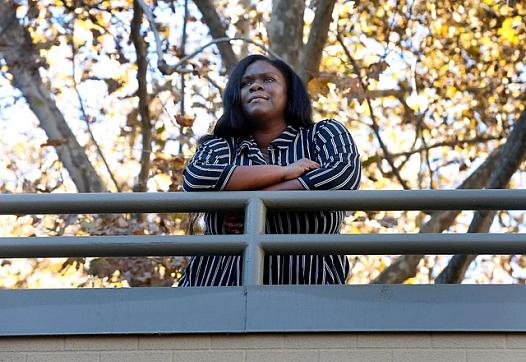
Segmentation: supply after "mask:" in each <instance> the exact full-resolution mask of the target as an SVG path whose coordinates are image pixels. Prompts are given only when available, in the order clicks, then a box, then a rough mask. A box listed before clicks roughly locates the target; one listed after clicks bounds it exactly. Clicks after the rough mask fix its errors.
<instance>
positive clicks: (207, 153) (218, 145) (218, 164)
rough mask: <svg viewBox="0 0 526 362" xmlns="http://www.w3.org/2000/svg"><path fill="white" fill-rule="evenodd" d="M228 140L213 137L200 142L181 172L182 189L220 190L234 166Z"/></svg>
mask: <svg viewBox="0 0 526 362" xmlns="http://www.w3.org/2000/svg"><path fill="white" fill-rule="evenodd" d="M230 156H231V150H230V146H229V144H228V142H227V141H226V140H224V139H222V138H213V139H210V140H207V141H206V142H204V143H203V144H201V145H200V146H199V147H198V148H197V151H196V152H195V155H194V156H193V157H192V159H191V160H190V162H189V163H188V166H186V169H185V170H184V172H183V190H184V191H222V190H223V189H224V188H225V186H226V184H227V183H228V180H230V177H231V176H232V173H233V172H234V169H235V168H236V166H235V165H234V164H232V163H231V160H232V157H230Z"/></svg>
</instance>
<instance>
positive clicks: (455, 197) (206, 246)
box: [0, 190, 526, 285]
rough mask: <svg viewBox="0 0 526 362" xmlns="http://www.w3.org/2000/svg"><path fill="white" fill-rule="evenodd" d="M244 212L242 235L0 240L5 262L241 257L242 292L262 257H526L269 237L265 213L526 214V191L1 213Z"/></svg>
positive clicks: (517, 243)
mask: <svg viewBox="0 0 526 362" xmlns="http://www.w3.org/2000/svg"><path fill="white" fill-rule="evenodd" d="M243 208H244V209H245V216H246V217H245V234H244V235H213V236H212V235H202V236H96V237H95V236H94V237H49V238H41V237H39V238H0V257H4V258H5V257H44V256H47V257H59V256H139V255H142V256H146V255H151V256H153V255H155V256H160V255H210V254H218V255H225V254H242V255H243V259H244V266H243V281H244V285H260V284H262V275H263V274H262V271H263V258H264V256H265V253H274V254H275V253H296V254H309V253H311V254H334V253H338V254H339V253H341V254H454V253H469V254H481V253H482V254H515V253H516V254H523V253H526V235H525V234H401V235H398V234H377V235H324V234H319V235H318V234H310V235H265V234H264V232H265V230H264V225H265V218H266V212H267V210H280V211H284V210H287V211H291V210H297V211H301V210H304V211H306V210H422V209H425V210H455V209H458V210H501V209H508V210H525V209H526V190H438V191H437V190H422V191H305V192H300V191H283V192H262V191H253V192H199V193H182V192H181V193H118V194H112V193H91V194H19V195H0V214H70V213H73V214H86V213H129V212H134V213H135V212H194V211H221V210H222V211H226V210H234V209H243Z"/></svg>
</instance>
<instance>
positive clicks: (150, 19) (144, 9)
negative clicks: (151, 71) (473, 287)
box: [135, 0, 164, 66]
mask: <svg viewBox="0 0 526 362" xmlns="http://www.w3.org/2000/svg"><path fill="white" fill-rule="evenodd" d="M135 1H136V2H137V4H138V5H139V6H140V8H141V9H142V12H143V13H144V15H145V16H146V19H148V22H149V23H150V29H151V30H152V33H153V37H154V39H155V51H156V52H157V64H158V66H159V64H163V63H164V56H163V53H162V50H161V38H160V37H159V32H158V31H157V26H156V24H155V18H154V16H153V13H152V11H151V10H150V8H149V7H148V5H146V4H145V3H144V1H143V0H135Z"/></svg>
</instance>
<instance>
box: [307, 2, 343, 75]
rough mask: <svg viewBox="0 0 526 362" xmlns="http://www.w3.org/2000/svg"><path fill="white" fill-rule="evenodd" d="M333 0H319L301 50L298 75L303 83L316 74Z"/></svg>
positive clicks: (326, 35)
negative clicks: (305, 41)
mask: <svg viewBox="0 0 526 362" xmlns="http://www.w3.org/2000/svg"><path fill="white" fill-rule="evenodd" d="M335 2H336V1H335V0H320V1H319V2H318V7H317V8H316V14H315V15H314V20H313V22H312V26H311V28H310V31H309V39H308V40H307V44H306V45H305V49H304V51H303V56H302V61H301V67H300V70H299V71H300V77H301V78H302V79H303V81H304V82H305V83H307V82H308V81H309V80H311V79H312V78H315V77H316V76H317V75H318V70H319V67H320V63H321V58H322V54H323V48H324V47H325V43H326V42H327V37H328V35H329V26H330V24H331V21H332V11H333V10H334V3H335Z"/></svg>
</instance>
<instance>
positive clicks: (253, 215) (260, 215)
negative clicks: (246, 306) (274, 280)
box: [243, 198, 266, 286]
mask: <svg viewBox="0 0 526 362" xmlns="http://www.w3.org/2000/svg"><path fill="white" fill-rule="evenodd" d="M265 220H266V207H265V204H263V201H261V200H260V199H257V198H253V199H250V200H249V201H248V204H247V206H246V210H245V235H246V236H247V238H248V240H247V243H248V245H247V247H246V248H245V252H244V253H243V285H245V286H247V285H261V284H263V262H264V256H265V255H264V253H263V250H262V249H261V246H260V245H259V241H258V235H261V234H263V233H265Z"/></svg>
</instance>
